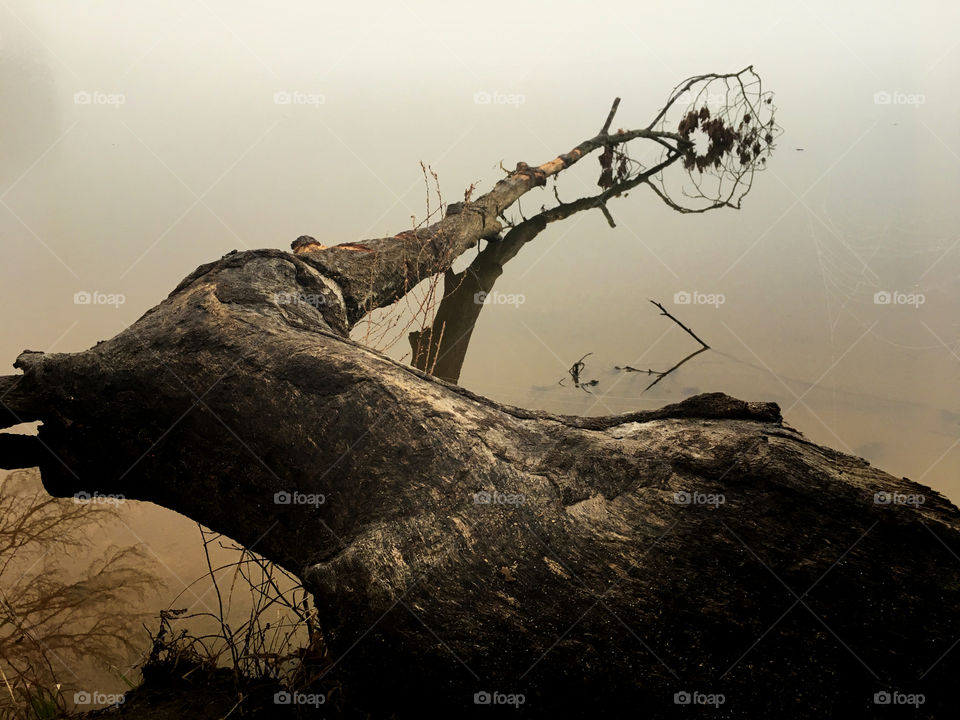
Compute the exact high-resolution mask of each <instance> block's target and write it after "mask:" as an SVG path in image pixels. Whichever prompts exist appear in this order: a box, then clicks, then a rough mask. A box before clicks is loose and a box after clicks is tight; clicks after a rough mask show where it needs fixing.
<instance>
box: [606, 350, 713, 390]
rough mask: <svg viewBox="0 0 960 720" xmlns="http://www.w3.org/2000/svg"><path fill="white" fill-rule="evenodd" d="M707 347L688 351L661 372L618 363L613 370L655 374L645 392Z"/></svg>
mask: <svg viewBox="0 0 960 720" xmlns="http://www.w3.org/2000/svg"><path fill="white" fill-rule="evenodd" d="M709 349H710V348H708V347H706V346H704V347H702V348H700V349H699V350H694V351H693V352H692V353H690V354H689V355H687V356H686V357H685V358H684V359H683V360H681V361H680V362H678V363H677V364H676V365H674V366H673V367H672V368H670V369H669V370H664V371H663V372H660V371H659V370H638V369H637V368H635V367H630V366H629V365H625V366H624V367H620V366H619V365H616V366H614V369H615V370H623V371H625V372H639V373H646V374H647V375H656V376H657V377H656V379H655V380H654V381H653V382H652V383H650V384H649V385H647V386H646V387H645V388H644V389H643V392H646V391H647V390H649V389H650V388H652V387H653V386H654V385H656V384H657V383H658V382H660V381H661V380H663V379H664V378H665V377H666V376H667V375H669V374H670V373H672V372H673V371H674V370H677V369H678V368H679V367H680V366H681V365H683V364H684V363H685V362H687V361H688V360H693V358H695V357H696V356H697V355H699V354H700V353H702V352H706V351H707V350H709Z"/></svg>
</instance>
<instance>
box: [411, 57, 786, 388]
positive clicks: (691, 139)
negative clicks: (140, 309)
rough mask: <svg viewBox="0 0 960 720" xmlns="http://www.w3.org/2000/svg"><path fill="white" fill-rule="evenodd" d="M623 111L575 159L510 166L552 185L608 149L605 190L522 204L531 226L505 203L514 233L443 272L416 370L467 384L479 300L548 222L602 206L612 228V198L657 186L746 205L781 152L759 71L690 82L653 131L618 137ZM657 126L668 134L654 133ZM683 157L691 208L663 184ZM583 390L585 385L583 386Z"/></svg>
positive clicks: (415, 343) (458, 207)
mask: <svg viewBox="0 0 960 720" xmlns="http://www.w3.org/2000/svg"><path fill="white" fill-rule="evenodd" d="M718 88H721V89H722V93H721V94H718V93H717V92H716V91H717V89H718ZM716 98H721V99H722V100H723V103H722V106H721V107H719V108H717V107H714V108H712V109H710V108H708V107H707V105H708V104H709V103H710V102H714V101H715V100H716ZM714 104H715V103H714ZM619 105H620V101H619V98H618V99H616V100H614V102H613V105H612V106H611V108H610V111H609V113H608V115H607V117H606V120H605V122H604V124H603V127H602V128H601V131H600V135H598V136H597V137H596V138H593V139H591V140H590V141H587V142H586V143H581V145H579V146H577V148H575V149H574V150H573V151H571V152H570V153H567V154H566V155H563V156H560V157H558V158H557V159H556V160H554V161H551V162H550V163H547V164H545V165H544V166H541V167H538V168H530V167H528V166H526V165H525V164H523V163H520V164H518V166H517V167H518V169H517V170H515V171H508V170H506V168H504V171H505V172H507V173H508V174H516V173H523V172H526V173H533V174H537V173H539V176H542V182H541V183H540V184H546V177H547V176H553V177H555V176H556V172H557V171H558V170H557V168H558V167H561V166H562V167H566V166H568V165H570V164H572V163H573V162H575V161H576V160H577V159H578V158H580V157H581V156H583V155H584V154H586V153H588V152H593V151H594V150H598V149H603V151H604V152H603V154H602V155H601V156H600V158H599V160H600V165H601V170H602V173H601V176H600V180H599V182H598V184H599V185H600V187H601V188H603V192H601V193H599V194H597V195H594V196H591V197H585V198H581V199H579V200H576V201H574V202H570V203H563V202H561V201H560V196H559V194H558V193H557V189H556V185H554V197H555V198H556V200H557V203H558V204H557V206H555V207H553V208H551V209H549V210H543V208H542V207H541V212H540V214H538V215H536V216H534V217H531V218H530V219H527V218H526V217H524V215H523V212H522V210H521V209H520V204H519V199H518V200H517V203H516V206H517V211H518V212H519V213H520V217H521V218H523V222H520V223H517V224H514V222H513V221H511V220H509V219H507V218H506V216H505V215H504V212H505V211H506V210H507V208H508V207H509V205H507V206H504V207H503V208H499V207H498V213H497V215H498V217H499V218H501V220H502V222H503V227H508V228H510V230H509V232H507V233H506V235H505V236H503V237H502V238H499V239H498V238H493V237H491V238H487V239H488V240H489V244H488V245H487V248H486V249H485V250H484V251H482V252H481V253H479V254H478V255H477V257H476V258H475V259H474V261H473V263H471V265H470V267H468V268H467V269H466V270H464V271H463V272H461V273H454V272H453V271H452V270H448V271H447V272H446V273H445V274H444V297H443V300H442V301H441V303H440V305H439V307H438V309H437V313H436V316H435V317H434V320H433V323H432V325H431V326H425V327H424V328H423V329H422V330H420V331H418V332H414V333H410V336H409V339H410V346H411V351H412V360H411V364H413V365H414V366H415V367H418V368H420V369H422V370H427V371H429V372H430V373H431V374H433V375H435V376H436V377H439V378H443V379H444V380H448V381H450V382H454V383H456V382H459V378H460V372H461V368H462V367H463V361H464V358H465V356H466V352H467V347H468V345H469V343H470V337H471V334H472V332H473V328H474V326H475V324H476V321H477V319H478V317H479V314H480V311H481V310H482V309H483V300H482V299H478V298H481V297H485V296H486V295H487V294H489V293H490V291H491V290H492V289H493V285H494V283H495V282H496V280H497V278H498V277H499V276H500V275H501V273H502V272H503V266H504V265H505V264H506V263H507V262H508V261H509V260H510V259H512V258H513V257H514V256H515V255H516V254H517V253H518V252H519V250H520V248H521V247H522V246H523V245H524V244H525V243H527V242H529V241H531V240H533V238H535V237H536V236H537V234H539V233H540V232H541V231H542V230H543V229H544V228H545V227H546V226H547V224H548V223H551V222H555V221H558V220H563V219H565V218H567V217H570V216H571V215H573V214H575V213H577V212H582V211H584V210H590V209H597V210H599V211H600V212H601V213H602V214H603V216H604V219H605V220H606V221H607V224H608V225H609V226H610V227H616V223H615V221H614V218H613V215H612V214H611V213H610V210H609V209H608V208H607V202H608V201H609V200H610V199H612V198H614V197H620V196H623V195H626V194H627V192H628V191H630V190H632V189H634V188H636V187H638V186H641V185H647V186H649V187H650V188H651V189H652V190H653V191H654V193H655V194H656V195H657V196H658V197H659V198H660V199H661V200H663V201H664V202H665V203H666V204H667V205H668V206H669V207H671V208H673V209H674V210H676V211H679V212H706V211H708V210H711V209H715V208H720V207H732V208H738V207H740V202H741V200H742V199H743V197H744V196H745V195H746V194H747V192H749V190H750V187H751V185H752V181H753V176H754V173H755V172H757V171H758V170H760V169H762V166H763V165H764V164H765V162H766V159H767V157H768V156H769V155H770V152H771V150H772V148H773V141H774V138H775V137H776V136H777V135H779V133H780V128H779V126H778V125H777V124H776V121H775V120H774V114H775V110H776V108H775V107H774V106H773V104H772V96H771V95H770V93H767V92H763V91H762V88H761V86H760V78H759V77H758V76H757V75H756V73H754V71H753V68H752V67H747V68H744V69H743V70H741V71H740V72H737V73H728V74H715V73H708V74H705V75H698V76H696V77H692V78H689V79H687V80H686V81H684V82H683V83H681V85H679V86H677V87H676V88H674V91H673V92H672V93H671V95H670V98H669V99H668V101H667V103H666V105H665V106H664V107H663V108H662V109H661V110H660V112H659V113H658V114H657V116H656V117H655V118H654V121H653V122H652V123H651V124H650V126H649V127H648V128H647V129H646V130H644V131H627V132H624V131H623V130H619V131H617V132H615V133H611V132H610V128H611V126H612V124H613V120H614V117H615V116H616V113H617V109H618V108H619ZM671 110H675V111H677V112H679V113H680V114H681V117H679V118H668V115H670V111H671ZM674 123H676V125H675V124H674ZM657 125H659V126H662V129H661V130H658V131H654V130H653V129H654V127H655V126H657ZM673 127H676V132H674V131H673V130H672V129H671V128H673ZM698 133H699V134H702V135H703V136H704V138H705V139H706V140H707V141H708V142H707V143H706V148H705V149H704V148H700V149H701V150H703V153H702V154H701V153H700V152H699V151H698V138H699V135H698ZM638 138H643V139H648V140H652V141H653V142H656V143H658V144H659V145H661V146H662V147H663V149H664V153H663V154H662V155H661V157H660V160H659V162H657V163H656V164H655V165H653V166H652V167H650V168H644V167H643V166H642V165H640V163H638V162H636V161H634V160H632V159H631V158H630V156H629V154H628V153H627V147H628V142H629V141H630V140H634V139H638ZM701 139H702V138H701ZM701 145H702V143H701ZM680 160H682V161H683V165H684V167H685V168H686V170H687V173H686V174H687V176H688V180H689V181H690V182H691V183H692V184H693V187H694V188H695V190H696V192H695V193H694V194H693V195H690V194H689V193H687V192H686V191H684V197H685V198H686V199H688V200H692V201H693V202H692V203H690V204H689V205H688V204H686V203H684V202H682V201H677V200H675V199H674V198H673V197H671V194H670V192H669V190H668V188H667V186H666V185H665V184H664V181H665V175H666V173H665V172H664V171H665V170H666V169H667V168H668V167H670V166H671V165H674V164H675V163H676V162H678V161H680ZM501 167H502V165H501ZM561 169H562V168H561ZM539 176H538V177H539ZM711 181H714V182H716V187H708V185H709V182H711ZM705 183H706V184H705ZM470 194H471V193H470V190H468V191H467V193H466V194H465V196H464V201H465V203H469V196H470ZM467 209H469V208H467ZM474 210H476V209H475V208H474ZM463 211H465V207H464V204H463V203H454V204H453V205H450V206H448V208H447V214H448V215H449V214H455V213H458V212H463ZM481 293H482V294H483V295H482V296H481ZM654 304H656V305H657V306H658V307H659V308H660V310H661V311H662V313H663V314H664V315H666V316H667V317H669V318H670V319H672V320H674V322H676V323H677V324H678V325H680V326H681V327H682V328H683V329H684V330H685V331H686V332H688V333H689V334H690V335H691V336H692V337H693V338H694V339H695V340H696V341H697V342H699V343H700V344H701V345H702V346H703V348H704V349H706V348H707V347H709V346H708V345H707V344H706V343H705V342H703V341H702V340H701V339H700V338H699V337H697V336H696V334H694V333H693V331H691V330H690V329H689V328H688V327H686V326H685V325H683V323H681V322H679V321H678V320H677V319H676V318H674V317H673V316H672V315H670V313H668V312H667V311H666V310H665V309H664V308H663V306H662V305H660V304H659V303H654ZM582 385H583V383H580V384H579V385H578V387H579V386H582Z"/></svg>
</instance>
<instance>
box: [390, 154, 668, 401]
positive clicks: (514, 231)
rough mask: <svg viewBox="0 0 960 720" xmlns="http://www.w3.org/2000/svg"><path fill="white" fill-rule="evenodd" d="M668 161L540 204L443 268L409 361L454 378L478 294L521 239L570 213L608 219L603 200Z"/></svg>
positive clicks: (490, 283)
mask: <svg viewBox="0 0 960 720" xmlns="http://www.w3.org/2000/svg"><path fill="white" fill-rule="evenodd" d="M671 162H673V160H672V159H668V160H667V161H665V162H664V163H660V164H658V165H656V166H654V167H653V168H651V169H649V170H646V171H644V172H642V173H640V174H639V175H637V176H636V177H633V178H631V179H629V180H627V181H623V182H620V183H617V184H615V185H613V186H612V187H610V188H608V189H607V190H605V191H604V192H602V193H598V194H597V195H594V196H591V197H586V198H580V199H579V200H576V201H574V202H569V203H561V204H559V205H558V206H557V207H554V208H551V209H550V210H544V211H542V212H541V213H539V214H538V215H535V216H534V217H532V218H530V219H529V220H525V221H524V222H522V223H520V224H519V225H517V226H516V227H513V228H511V230H510V232H508V233H507V234H506V235H505V236H504V237H503V239H502V240H497V239H492V240H491V241H490V242H489V244H488V245H487V247H485V248H484V249H483V250H482V251H481V252H480V253H479V254H478V255H477V257H476V258H474V260H473V262H471V263H470V265H469V267H467V268H466V269H465V270H463V271H462V272H459V273H454V272H453V271H452V270H448V271H447V272H446V273H444V277H443V299H442V300H441V301H440V305H439V307H438V308H437V313H436V316H435V317H434V319H433V322H432V324H431V325H430V326H428V327H426V328H424V329H423V330H417V331H414V332H412V333H410V337H409V339H410V349H411V357H412V358H413V359H412V360H411V364H412V365H413V366H414V367H416V368H419V369H420V370H423V371H425V372H429V373H431V374H432V375H434V376H436V377H438V378H441V379H443V380H446V381H448V382H452V383H456V382H459V380H460V371H461V370H462V369H463V361H464V358H465V357H466V354H467V348H468V347H469V345H470V338H471V336H472V335H473V328H474V326H475V325H476V323H477V319H478V318H479V317H480V312H481V311H482V310H483V303H482V302H480V301H479V299H478V295H479V294H480V293H484V294H488V293H490V292H492V290H493V287H494V285H495V284H496V282H497V279H498V278H499V277H500V275H502V274H503V267H504V265H506V264H507V263H508V262H509V261H510V260H512V259H513V258H515V257H516V256H517V254H518V253H519V252H520V249H521V248H522V247H523V246H524V245H526V244H527V243H528V242H530V241H531V240H533V239H534V238H535V237H537V235H539V234H540V233H541V232H543V230H544V229H545V228H546V227H547V225H548V224H550V223H552V222H557V221H559V220H565V219H566V218H568V217H570V216H571V215H575V214H576V213H579V212H585V211H587V210H592V209H599V210H601V212H603V214H604V216H605V217H606V218H607V220H608V222H610V224H611V225H612V224H613V220H612V218H611V216H610V213H609V211H608V210H607V203H608V202H609V201H610V200H611V199H612V198H615V197H618V196H620V195H622V194H624V193H627V192H629V191H630V190H632V189H634V188H636V187H638V186H639V185H642V184H644V183H647V182H648V181H649V179H650V178H651V177H653V176H655V175H656V174H657V173H658V172H660V171H661V170H663V169H664V168H665V167H666V166H667V165H669V164H670V163H671Z"/></svg>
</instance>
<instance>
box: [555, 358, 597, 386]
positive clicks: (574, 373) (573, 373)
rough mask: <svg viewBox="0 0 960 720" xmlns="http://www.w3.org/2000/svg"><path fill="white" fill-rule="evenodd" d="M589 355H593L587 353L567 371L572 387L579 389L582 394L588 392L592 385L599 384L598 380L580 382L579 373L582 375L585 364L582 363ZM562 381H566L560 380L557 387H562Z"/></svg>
mask: <svg viewBox="0 0 960 720" xmlns="http://www.w3.org/2000/svg"><path fill="white" fill-rule="evenodd" d="M591 355H593V353H592V352H588V353H587V354H586V355H584V356H583V357H582V358H580V359H579V360H577V361H576V362H575V363H574V364H573V365H571V366H570V369H569V370H567V372H568V373H570V377H572V378H573V386H574V387H578V388H580V389H581V390H583V391H584V392H590V391H589V390H587V388H588V387H593V386H594V385H599V384H600V381H599V380H588V381H587V382H581V381H580V373H582V372H583V368H584V367H586V363H584V362H583V361H584V360H585V359H586V358H588V357H590V356H591ZM564 380H566V378H560V381H559V382H558V383H557V385H563V381H564Z"/></svg>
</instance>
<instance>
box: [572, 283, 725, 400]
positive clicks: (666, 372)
mask: <svg viewBox="0 0 960 720" xmlns="http://www.w3.org/2000/svg"><path fill="white" fill-rule="evenodd" d="M650 302H652V303H653V304H654V305H656V306H657V307H658V308H660V314H661V315H666V316H667V317H668V318H670V319H671V320H673V321H674V322H675V323H676V324H677V325H679V326H680V327H682V328H683V329H684V330H685V331H686V332H687V334H688V335H690V337H692V338H693V339H694V340H696V341H697V342H698V343H700V345H701V347H700V349H699V350H695V351H694V352H692V353H690V354H689V355H687V356H686V357H685V358H684V359H683V360H681V361H680V362H678V363H677V364H676V365H674V366H673V367H672V368H670V369H669V370H664V371H663V372H660V371H658V370H652V369H651V370H640V369H638V368H635V367H630V366H629V365H626V366H624V367H620V366H619V365H615V366H614V369H615V370H623V371H624V372H639V373H646V374H647V375H656V376H657V377H656V378H655V379H654V380H653V382H651V383H650V384H649V385H647V386H646V387H645V388H644V389H643V392H646V391H647V390H649V389H650V388H652V387H653V386H654V385H656V384H657V383H658V382H660V381H661V380H663V379H664V378H665V377H666V376H667V375H669V374H670V373H672V372H675V371H676V370H678V369H679V368H680V366H681V365H683V364H684V363H686V362H689V361H690V360H692V359H693V358H695V357H696V356H697V355H699V354H700V353H702V352H703V351H705V350H709V349H710V346H709V345H707V344H706V343H705V342H704V341H703V340H701V339H700V338H699V337H697V334H696V333H695V332H694V331H693V330H691V329H690V328H688V327H687V326H686V325H684V324H683V323H682V322H680V321H679V320H677V319H676V318H675V317H674V316H673V315H671V314H670V313H669V312H667V309H666V308H665V307H664V306H663V305H661V304H660V303H658V302H657V301H656V300H651V301H650ZM584 357H586V356H584ZM581 359H582V358H581ZM572 370H573V368H571V371H572Z"/></svg>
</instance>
